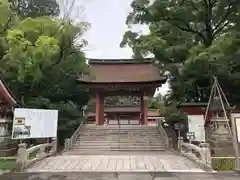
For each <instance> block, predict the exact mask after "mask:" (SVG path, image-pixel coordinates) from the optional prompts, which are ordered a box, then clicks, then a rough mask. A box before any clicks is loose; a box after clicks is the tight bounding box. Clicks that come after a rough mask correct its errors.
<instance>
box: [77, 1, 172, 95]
mask: <svg viewBox="0 0 240 180" xmlns="http://www.w3.org/2000/svg"><path fill="white" fill-rule="evenodd" d="M131 2H132V0H76V3H78V4H80V3H81V4H82V5H83V6H84V13H83V14H81V16H80V17H79V16H76V14H73V16H75V17H74V18H81V19H84V21H87V22H89V23H90V24H91V28H90V29H89V31H88V32H87V33H86V34H85V38H86V40H87V41H88V44H89V45H88V47H87V48H86V51H85V53H86V55H87V57H88V58H99V59H100V58H105V59H111V58H112V59H113V58H131V56H132V51H131V49H130V48H120V47H119V44H120V42H121V40H122V37H123V34H124V32H125V31H126V30H128V27H127V25H125V21H126V17H127V15H128V14H129V12H131V7H130V4H131ZM75 7H76V6H75ZM134 30H135V31H142V32H144V33H146V32H148V28H146V27H140V26H136V27H134ZM167 90H168V85H167V84H165V85H163V87H162V88H160V90H159V92H160V93H163V94H165V93H166V91H167Z"/></svg>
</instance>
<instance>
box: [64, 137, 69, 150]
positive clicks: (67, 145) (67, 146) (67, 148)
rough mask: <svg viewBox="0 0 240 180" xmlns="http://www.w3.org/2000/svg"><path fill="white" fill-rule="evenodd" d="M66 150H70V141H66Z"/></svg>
mask: <svg viewBox="0 0 240 180" xmlns="http://www.w3.org/2000/svg"><path fill="white" fill-rule="evenodd" d="M64 149H65V150H70V139H65V142H64Z"/></svg>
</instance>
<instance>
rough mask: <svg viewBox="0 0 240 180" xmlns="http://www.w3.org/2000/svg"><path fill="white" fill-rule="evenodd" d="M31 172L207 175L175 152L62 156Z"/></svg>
mask: <svg viewBox="0 0 240 180" xmlns="http://www.w3.org/2000/svg"><path fill="white" fill-rule="evenodd" d="M26 171H27V172H71V171H75V172H179V171H180V172H204V170H202V169H201V168H200V167H199V166H198V165H196V164H195V163H193V162H192V161H190V160H189V159H187V158H185V157H183V156H178V155H176V154H175V153H173V152H163V153H161V154H155V155H146V154H145V155H62V156H55V157H49V158H47V159H44V160H42V161H40V162H38V163H36V164H34V165H33V166H32V167H30V168H28V169H27V170H26Z"/></svg>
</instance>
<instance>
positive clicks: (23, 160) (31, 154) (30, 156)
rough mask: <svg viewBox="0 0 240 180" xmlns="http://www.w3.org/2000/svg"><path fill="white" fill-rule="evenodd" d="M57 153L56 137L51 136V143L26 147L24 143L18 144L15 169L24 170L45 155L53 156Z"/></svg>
mask: <svg viewBox="0 0 240 180" xmlns="http://www.w3.org/2000/svg"><path fill="white" fill-rule="evenodd" d="M56 153H57V138H53V139H52V142H51V143H44V144H38V145H36V146H33V147H30V148H28V149H27V145H26V144H25V143H22V144H19V147H18V153H17V160H16V164H17V167H16V170H17V171H20V172H22V171H24V169H25V168H28V167H29V166H31V165H32V164H34V163H36V162H37V161H40V160H42V159H44V158H46V157H49V156H53V155H55V154H56Z"/></svg>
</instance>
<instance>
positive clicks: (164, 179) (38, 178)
mask: <svg viewBox="0 0 240 180" xmlns="http://www.w3.org/2000/svg"><path fill="white" fill-rule="evenodd" d="M0 179H1V180H15V179H17V180H239V179H240V174H237V173H234V172H230V173H180V172H178V173H171V172H161V173H99V172H89V173H84V172H62V173H61V172H58V173H12V174H5V175H2V176H0Z"/></svg>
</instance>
